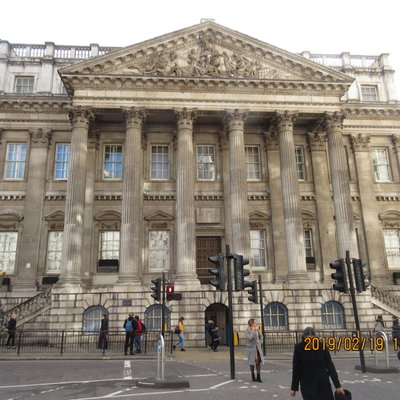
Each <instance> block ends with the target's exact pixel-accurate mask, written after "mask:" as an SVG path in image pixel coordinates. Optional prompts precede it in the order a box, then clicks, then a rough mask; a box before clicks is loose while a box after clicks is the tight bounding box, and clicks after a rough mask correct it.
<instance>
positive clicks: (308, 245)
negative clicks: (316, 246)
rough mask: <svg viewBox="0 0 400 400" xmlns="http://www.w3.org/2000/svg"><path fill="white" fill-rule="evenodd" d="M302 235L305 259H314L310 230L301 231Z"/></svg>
mask: <svg viewBox="0 0 400 400" xmlns="http://www.w3.org/2000/svg"><path fill="white" fill-rule="evenodd" d="M303 234H304V250H305V253H306V258H311V257H314V250H313V245H312V231H311V229H305V230H304V231H303Z"/></svg>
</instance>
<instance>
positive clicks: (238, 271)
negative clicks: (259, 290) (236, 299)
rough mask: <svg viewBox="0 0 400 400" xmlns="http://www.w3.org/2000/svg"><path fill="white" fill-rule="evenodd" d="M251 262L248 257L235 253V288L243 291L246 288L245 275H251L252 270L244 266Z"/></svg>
mask: <svg viewBox="0 0 400 400" xmlns="http://www.w3.org/2000/svg"><path fill="white" fill-rule="evenodd" d="M248 263H249V260H248V259H247V258H244V257H243V256H241V255H239V254H233V266H234V271H235V290H236V291H242V290H243V289H244V288H245V280H244V278H245V276H248V275H250V271H249V270H248V269H244V268H243V267H244V266H245V265H247V264H248Z"/></svg>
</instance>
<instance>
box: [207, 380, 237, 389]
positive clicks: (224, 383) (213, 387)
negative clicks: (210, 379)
mask: <svg viewBox="0 0 400 400" xmlns="http://www.w3.org/2000/svg"><path fill="white" fill-rule="evenodd" d="M231 382H235V380H234V379H230V380H229V381H226V382H222V383H219V384H218V385H214V386H210V387H209V389H216V388H218V387H220V386H223V385H226V384H228V383H231Z"/></svg>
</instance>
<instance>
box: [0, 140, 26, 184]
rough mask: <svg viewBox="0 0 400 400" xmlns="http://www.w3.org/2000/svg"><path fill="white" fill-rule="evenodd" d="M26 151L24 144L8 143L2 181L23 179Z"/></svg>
mask: <svg viewBox="0 0 400 400" xmlns="http://www.w3.org/2000/svg"><path fill="white" fill-rule="evenodd" d="M26 149H27V145H26V143H8V145H7V158H6V166H5V170H4V179H16V180H22V179H24V177H25V163H26Z"/></svg>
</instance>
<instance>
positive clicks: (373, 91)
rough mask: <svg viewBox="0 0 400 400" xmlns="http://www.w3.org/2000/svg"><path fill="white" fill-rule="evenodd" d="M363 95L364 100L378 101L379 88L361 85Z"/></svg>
mask: <svg viewBox="0 0 400 400" xmlns="http://www.w3.org/2000/svg"><path fill="white" fill-rule="evenodd" d="M361 97H362V99H363V101H378V90H377V88H376V86H364V85H362V86H361Z"/></svg>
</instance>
